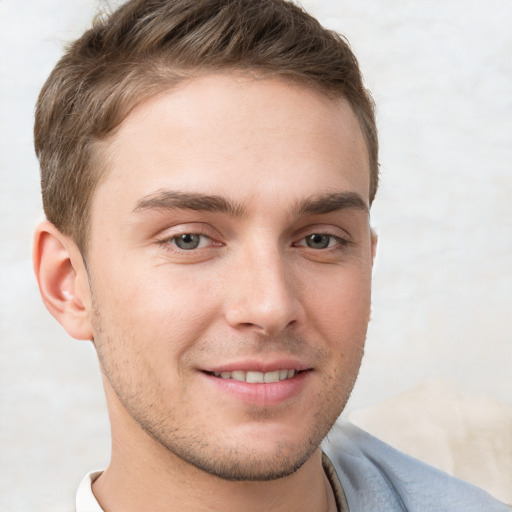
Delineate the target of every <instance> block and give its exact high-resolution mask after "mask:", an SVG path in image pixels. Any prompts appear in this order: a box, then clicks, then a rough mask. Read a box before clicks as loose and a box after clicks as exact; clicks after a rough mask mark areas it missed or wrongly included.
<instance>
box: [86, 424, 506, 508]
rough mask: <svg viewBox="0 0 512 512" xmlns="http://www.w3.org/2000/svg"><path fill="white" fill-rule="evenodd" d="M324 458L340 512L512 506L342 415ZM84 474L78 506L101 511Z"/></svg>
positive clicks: (91, 476)
mask: <svg viewBox="0 0 512 512" xmlns="http://www.w3.org/2000/svg"><path fill="white" fill-rule="evenodd" d="M322 450H323V456H322V464H323V468H324V471H325V473H326V475H327V478H328V479H329V482H330V484H331V487H332V489H333V492H334V495H335V499H336V505H337V507H338V512H373V511H378V512H427V511H428V512H512V507H509V506H507V505H505V504H504V503H501V502H499V501H498V500H496V499H495V498H493V497H492V496H490V495H489V494H487V493H486V492H485V491H483V490H481V489H479V488H478V487H475V486H473V485H471V484H469V483H467V482H464V481H462V480H459V479H457V478H454V477H451V476H449V475H447V474H446V473H443V472H442V471H439V470H437V469H435V468H433V467H431V466H429V465H427V464H424V463H423V462H421V461H419V460H417V459H414V458H413V457H410V456H408V455H405V454H404V453H401V452H399V451H398V450H395V449H394V448H392V447H391V446H389V445H387V444H386V443H383V442H382V441H379V440H378V439H376V438H375V437H373V436H371V435H370V434H368V433H367V432H364V431H363V430H361V429H360V428H358V427H356V426H354V425H352V424H351V423H348V422H346V421H343V422H339V423H336V424H335V426H334V427H333V429H332V430H331V432H330V433H329V435H328V436H327V438H326V439H325V440H324V442H323V443H322ZM99 475H101V471H93V472H91V473H89V474H88V475H86V476H85V478H84V479H83V480H82V483H81V484H80V487H79V488H78V492H77V494H76V512H103V510H102V508H101V507H100V505H99V504H98V502H97V500H96V498H95V497H94V494H93V492H92V483H93V482H94V480H96V478H98V476H99Z"/></svg>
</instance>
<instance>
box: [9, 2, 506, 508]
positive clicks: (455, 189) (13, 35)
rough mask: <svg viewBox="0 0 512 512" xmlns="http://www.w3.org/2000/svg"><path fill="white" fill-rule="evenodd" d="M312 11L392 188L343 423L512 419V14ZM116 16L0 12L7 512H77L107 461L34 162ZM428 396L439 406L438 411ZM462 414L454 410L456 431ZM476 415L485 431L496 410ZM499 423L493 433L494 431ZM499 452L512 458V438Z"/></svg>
mask: <svg viewBox="0 0 512 512" xmlns="http://www.w3.org/2000/svg"><path fill="white" fill-rule="evenodd" d="M110 4H111V5H115V3H114V2H111V3H110ZM302 5H303V6H304V7H305V8H306V9H307V10H309V11H310V12H311V13H312V14H314V15H316V16H317V17H318V18H319V19H320V20H321V22H322V23H323V24H324V25H326V26H327V27H329V28H332V29H334V30H336V31H339V32H341V33H342V34H344V35H345V36H346V37H347V38H348V40H349V42H350V44H351V46H352V47H353V49H354V51H355V53H356V55H357V56H358V58H359V61H360V64H361V67H362V70H363V73H364V76H365V81H366V84H367V87H368V88H369V89H370V90H371V91H372V93H373V96H374V98H375V101H376V103H377V119H378V126H379V130H380V144H381V171H382V178H381V179H382V181H381V186H380V191H379V193H378V195H377V199H376V201H375V203H374V207H373V209H372V224H373V226H374V227H375V229H376V231H377V232H378V234H379V248H378V256H377V260H376V265H375V272H374V294H373V315H372V320H371V323H370V329H369V333H368V342H367V350H366V355H365V358H364V362H363V367H362V370H361V374H360V377H359V380H358V383H357V384H356V388H355V390H354V393H353V396H352V398H351V400H350V402H349V405H348V407H347V410H346V413H345V414H347V415H350V414H352V416H351V417H352V418H354V421H355V420H356V419H357V418H358V417H359V418H363V419H364V418H366V420H365V421H366V423H367V424H368V425H367V428H368V429H369V430H370V431H371V425H372V421H371V419H370V420H368V418H369V417H370V418H371V414H370V415H369V416H368V415H366V416H364V414H363V415H362V416H361V414H360V411H361V410H362V411H368V410H375V411H379V410H382V409H379V407H381V408H382V405H379V404H382V403H384V404H393V403H395V404H396V398H394V397H397V396H398V397H405V399H404V400H405V401H404V402H400V403H402V404H407V403H414V404H415V405H416V408H415V409H414V410H413V409H411V410H410V411H409V412H408V413H406V414H405V416H404V417H403V418H402V417H401V416H400V415H399V414H398V413H397V414H392V415H391V416H393V418H394V420H395V421H398V419H399V418H402V419H400V421H402V422H405V421H406V420H405V418H408V419H409V422H411V421H412V423H418V422H420V421H423V420H422V418H421V411H424V413H425V414H430V412H432V414H434V415H435V414H436V411H437V410H438V409H439V407H441V406H442V405H443V403H444V402H443V401H442V400H439V401H438V400H434V401H433V402H432V399H431V397H432V396H440V397H450V396H455V397H456V399H457V397H459V398H460V397H463V400H462V401H464V400H466V402H465V403H469V404H474V403H482V404H483V403H485V404H486V406H488V405H489V404H493V406H495V408H497V409H496V410H498V409H499V410H503V411H505V412H504V414H507V413H506V411H510V406H512V383H511V377H510V374H511V372H510V368H511V366H512V328H511V327H510V324H511V320H512V270H511V266H512V31H511V30H510V26H511V20H512V1H510V0H469V1H468V0H443V1H441V0H437V1H432V0H304V1H303V2H302ZM104 6H105V2H104V1H103V0H45V1H44V2H41V1H40V0H23V2H19V1H15V0H0V223H1V229H0V273H1V275H0V475H1V478H0V509H1V510H5V511H27V510H39V511H50V510H51V511H53V512H61V511H69V510H71V509H72V507H73V502H74V493H75V490H76V487H77V485H78V483H79V481H80V479H81V478H82V476H83V475H84V474H85V473H86V472H87V471H90V470H92V469H96V468H101V467H104V466H105V465H106V464H107V463H108V459H109V451H110V446H109V441H110V440H109V426H108V419H107V415H106V410H105V406H104V398H103V392H102V389H101V383H100V377H99V371H98V368H97V363H96V360H95V354H94V351H93V348H92V345H91V344H90V343H88V342H83V341H74V340H72V339H70V338H69V337H68V336H67V335H66V334H65V333H64V331H63V330H62V329H61V328H60V326H59V325H58V324H57V323H56V322H55V320H53V318H52V317H50V315H49V314H48V313H47V312H46V310H45V309H44V306H43V305H42V303H41V301H40V298H39V294H38V291H37V287H36V284H35V280H34V278H33V273H32V267H31V239H32V232H33V229H34V226H35V225H36V223H37V222H38V221H39V220H40V219H42V208H41V201H40V193H39V182H38V179H39V176H38V164H37V161H36V159H35V156H34V154H33V148H32V124H33V112H34V104H35V101H36V98H37V95H38V92H39V90H40V88H41V86H42V85H43V83H44V81H45V79H46V77H47V76H48V74H49V73H50V71H51V69H52V67H53V66H54V65H55V63H56V61H57V59H58V58H59V56H60V55H61V49H62V47H63V45H65V44H66V43H67V42H69V41H72V40H73V39H74V38H76V37H78V36H79V35H80V34H81V33H82V32H83V31H84V30H85V29H86V28H87V27H88V26H89V24H90V20H91V19H92V17H93V15H94V14H95V13H96V12H97V11H98V9H101V8H103V7H104ZM432 383H433V384H432ZM425 386H426V387H425ZM426 389H427V390H433V391H432V393H433V395H432V393H430V394H428V393H427V395H428V396H427V398H425V396H426V395H425V390H426ZM411 390H413V391H411ZM414 390H420V391H419V392H415V391H414ZM445 390H447V391H446V393H445ZM411 393H412V394H411ZM422 393H423V394H422ZM436 393H437V395H436ZM422 397H423V398H422ZM429 397H430V398H429ZM467 397H474V399H473V398H467ZM407 400H409V402H407ZM418 400H419V402H418ZM421 400H425V405H422V402H421ZM429 400H430V401H429ZM467 400H469V402H467ZM445 402H446V400H445ZM450 403H451V402H449V401H448V402H446V403H444V406H446V408H447V410H448V412H447V413H446V414H445V420H444V421H446V422H447V424H450V419H449V418H450V412H449V410H450V407H451V406H450ZM458 403H460V401H459V402H458ZM400 407H402V409H400ZM404 407H405V409H404ZM500 408H501V409H500ZM383 410H384V412H385V411H386V410H390V409H389V407H386V406H384V407H383ZM397 410H401V411H402V412H403V411H404V410H405V411H407V410H408V406H407V405H405V406H403V405H402V406H397ZM494 410H495V409H493V411H494ZM478 411H480V412H478ZM478 411H477V412H475V415H476V416H478V415H479V414H484V415H485V414H487V413H486V412H485V411H488V409H485V407H484V408H483V409H479V410H478ZM454 412H456V411H454ZM358 415H359V416H358ZM417 415H419V416H417ZM491 416H492V415H491ZM393 418H391V419H390V422H391V423H390V425H392V423H393ZM446 418H448V419H446ZM493 418H494V417H493ZM497 418H499V415H498V416H497ZM507 418H509V417H508V416H507ZM416 419H417V421H415V420H416ZM365 421H360V423H364V422H365ZM506 421H509V420H508V419H507V420H506ZM506 421H505V423H506ZM498 422H499V423H502V422H501V421H500V420H499V419H496V420H494V419H493V420H492V422H491V424H490V427H489V428H491V429H492V426H493V424H494V423H498ZM384 437H385V436H384ZM498 449H500V450H502V451H503V450H505V452H506V451H507V450H508V453H512V446H511V439H510V436H509V437H505V438H504V440H503V441H501V444H500V445H499V446H498ZM434 462H435V461H434ZM511 469H512V468H511ZM502 499H505V498H503V497H502ZM511 499H512V498H511Z"/></svg>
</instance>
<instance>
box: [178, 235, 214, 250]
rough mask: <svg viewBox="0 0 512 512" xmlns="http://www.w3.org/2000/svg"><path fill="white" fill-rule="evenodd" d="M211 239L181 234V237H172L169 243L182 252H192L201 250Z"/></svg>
mask: <svg viewBox="0 0 512 512" xmlns="http://www.w3.org/2000/svg"><path fill="white" fill-rule="evenodd" d="M210 241H211V239H210V238H209V237H207V236H206V235H199V234H197V233H183V234H182V235H177V236H173V237H172V238H171V239H169V242H170V243H172V244H173V245H175V246H176V247H177V248H178V249H181V250H182V251H192V250H194V249H201V248H202V247H205V246H206V245H208V244H209V243H210Z"/></svg>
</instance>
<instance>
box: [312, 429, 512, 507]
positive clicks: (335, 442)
mask: <svg viewBox="0 0 512 512" xmlns="http://www.w3.org/2000/svg"><path fill="white" fill-rule="evenodd" d="M322 449H323V451H324V452H325V453H326V454H327V456H328V457H329V458H330V459H331V462H332V463H333V465H334V467H335V469H336V471H337V474H338V477H339V479H340V482H341V485H342V487H343V490H344V492H345V495H346V498H347V502H348V505H349V508H350V511H351V512H357V511H359V510H360V511H365V510H379V511H382V512H385V511H405V510H407V511H409V512H419V511H424V510H429V511H430V512H441V511H450V512H459V511H460V512H481V511H484V510H485V511H486V512H506V511H511V510H512V508H511V507H508V506H507V505H505V504H503V503H501V502H499V501H497V500H496V499H494V498H493V497H492V496H490V495H489V494H487V493H486V492H484V491H483V490H481V489H479V488H477V487H475V486H473V485H471V484H469V483H467V482H464V481H462V480H459V479H457V478H454V477H451V476H449V475H447V474H446V473H443V472H442V471H439V470H437V469H435V468H433V467H431V466H429V465H427V464H424V463H423V462H421V461H419V460H417V459H414V458H412V457H410V456H408V455H406V454H404V453H401V452H399V451H398V450H395V449H394V448H392V447H391V446H389V445H387V444H386V443H384V442H382V441H379V440H378V439H377V438H375V437H373V436H371V435H370V434H368V433H367V432H365V431H363V430H361V429H360V428H358V427H356V426H354V425H352V424H350V423H348V422H346V421H342V422H340V423H337V424H336V425H335V426H334V427H333V429H332V430H331V432H330V433H329V435H328V437H327V438H326V440H325V441H324V443H323V445H322Z"/></svg>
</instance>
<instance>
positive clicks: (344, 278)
mask: <svg viewBox="0 0 512 512" xmlns="http://www.w3.org/2000/svg"><path fill="white" fill-rule="evenodd" d="M307 303H308V304H309V308H310V313H311V315H312V316H313V318H314V321H315V323H316V324H317V325H319V326H320V325H321V326H322V327H321V329H322V331H323V332H324V333H327V334H328V337H329V338H330V339H339V336H342V337H343V338H346V337H349V338H351V337H354V338H356V339H357V338H361V337H363V339H364V336H365V334H366V329H367V325H368V321H369V316H370V306H371V273H370V271H369V270H367V269H361V268H359V269H353V270H350V271H346V272H345V271H340V272H339V273H336V274H335V275H333V276H331V278H330V279H328V280H325V282H324V286H317V287H311V290H310V291H309V292H308V298H307Z"/></svg>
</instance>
